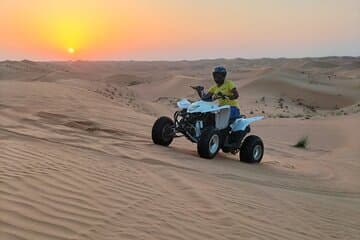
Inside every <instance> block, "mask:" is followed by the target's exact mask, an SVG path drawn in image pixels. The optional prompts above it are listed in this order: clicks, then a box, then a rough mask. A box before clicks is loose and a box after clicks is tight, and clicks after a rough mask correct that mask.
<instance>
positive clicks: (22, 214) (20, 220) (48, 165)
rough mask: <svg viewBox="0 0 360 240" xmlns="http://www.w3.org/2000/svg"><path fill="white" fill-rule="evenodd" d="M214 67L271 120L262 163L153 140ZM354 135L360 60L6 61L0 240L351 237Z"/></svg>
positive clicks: (359, 135)
mask: <svg viewBox="0 0 360 240" xmlns="http://www.w3.org/2000/svg"><path fill="white" fill-rule="evenodd" d="M217 64H224V65H226V66H227V67H228V68H229V69H230V71H231V72H230V73H229V76H228V78H229V79H232V80H234V81H235V82H236V84H237V86H238V90H239V93H240V99H239V102H240V106H241V111H242V113H243V114H245V115H247V116H255V115H263V116H265V117H266V118H265V120H263V121H261V122H258V123H255V124H254V125H253V126H252V130H253V132H254V133H256V134H257V135H259V136H261V137H262V138H263V141H264V143H265V156H264V159H263V161H262V163H261V164H259V165H248V164H245V163H241V162H240V161H239V159H238V156H233V155H231V154H230V155H228V154H224V153H220V154H219V155H218V156H217V157H216V158H215V159H214V160H206V159H201V158H199V157H198V156H197V153H196V146H195V145H193V144H191V143H189V142H187V141H186V140H185V139H176V140H175V141H174V142H173V144H172V145H171V146H170V147H168V148H166V147H160V146H155V145H154V144H153V143H152V141H151V127H152V124H153V122H154V121H155V119H156V118H157V117H159V116H161V115H168V116H171V115H172V113H173V112H174V111H175V110H176V108H175V105H174V104H175V102H176V101H177V100H178V99H179V98H182V97H186V98H189V99H192V100H195V99H196V95H195V93H194V92H193V90H191V89H190V88H189V86H190V85H197V84H200V85H205V86H206V87H209V86H210V85H211V84H212V80H211V74H210V73H211V69H212V67H213V66H214V65H217ZM359 127H360V58H351V57H342V58H340V57H329V58H318V59H315V58H307V59H257V60H246V59H233V60H225V59H217V60H201V61H193V62H191V61H179V62H86V61H73V62H32V61H28V60H24V61H17V62H16V61H3V62H0V166H1V167H0V239H1V240H12V239H19V240H24V239H36V240H41V239H64V240H65V239H70V240H75V239H84V240H85V239H86V240H88V239H94V240H100V239H156V240H158V239H167V240H168V239H184V240H189V239H217V240H219V239H301V240H304V239H357V238H359V236H360V221H359V220H360V141H359V139H360V128H359ZM304 136H308V139H309V141H310V145H309V147H308V149H298V148H295V147H293V145H294V144H295V143H296V142H297V141H298V140H299V139H300V138H301V137H304Z"/></svg>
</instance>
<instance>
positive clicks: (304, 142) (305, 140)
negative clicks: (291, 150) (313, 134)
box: [294, 136, 309, 149]
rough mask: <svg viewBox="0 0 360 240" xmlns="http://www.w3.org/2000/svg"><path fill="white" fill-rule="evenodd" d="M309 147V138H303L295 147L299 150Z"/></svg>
mask: <svg viewBox="0 0 360 240" xmlns="http://www.w3.org/2000/svg"><path fill="white" fill-rule="evenodd" d="M308 145H309V138H308V137H307V136H306V137H302V138H300V139H299V141H298V142H297V143H296V144H295V145H294V147H297V148H304V149H305V148H307V146H308Z"/></svg>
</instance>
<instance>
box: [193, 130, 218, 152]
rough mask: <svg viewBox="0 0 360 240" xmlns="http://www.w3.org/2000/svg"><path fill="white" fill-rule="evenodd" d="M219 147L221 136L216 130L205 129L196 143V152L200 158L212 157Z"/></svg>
mask: <svg viewBox="0 0 360 240" xmlns="http://www.w3.org/2000/svg"><path fill="white" fill-rule="evenodd" d="M220 147H221V137H220V134H219V132H218V131H217V130H215V129H213V128H210V129H208V130H205V131H204V132H203V133H202V134H201V136H200V140H199V142H198V144H197V150H198V154H199V155H200V157H202V158H207V159H213V158H214V157H215V156H216V154H217V153H218V152H219V149H220Z"/></svg>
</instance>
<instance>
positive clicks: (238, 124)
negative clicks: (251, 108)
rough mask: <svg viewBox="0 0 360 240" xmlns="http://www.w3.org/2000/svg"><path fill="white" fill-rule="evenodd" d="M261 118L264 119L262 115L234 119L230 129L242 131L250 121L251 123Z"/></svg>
mask: <svg viewBox="0 0 360 240" xmlns="http://www.w3.org/2000/svg"><path fill="white" fill-rule="evenodd" d="M262 119H264V117H263V116H259V117H251V118H239V119H236V120H235V122H234V123H233V124H231V125H230V127H231V131H233V132H236V131H244V130H245V129H246V127H247V126H249V125H250V123H253V122H256V121H259V120H262Z"/></svg>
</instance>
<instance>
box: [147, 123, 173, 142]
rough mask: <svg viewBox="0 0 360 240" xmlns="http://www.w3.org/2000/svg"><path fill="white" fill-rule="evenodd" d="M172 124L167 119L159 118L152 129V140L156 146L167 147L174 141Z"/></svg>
mask: <svg viewBox="0 0 360 240" xmlns="http://www.w3.org/2000/svg"><path fill="white" fill-rule="evenodd" d="M173 127H174V122H173V120H172V119H170V118H168V117H160V118H158V120H156V121H155V123H154V125H153V128H152V134H151V135H152V140H153V142H154V143H155V144H157V145H162V146H169V145H170V143H171V142H172V141H173V139H174V131H173Z"/></svg>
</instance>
